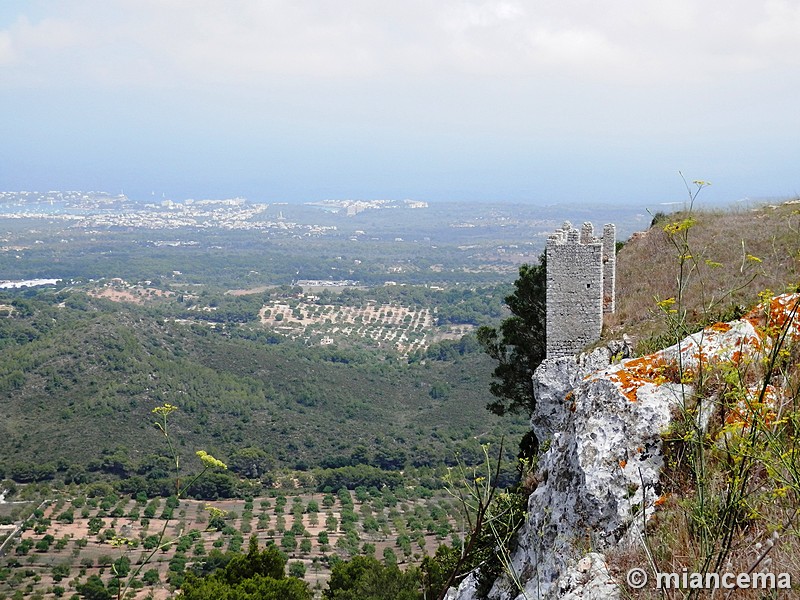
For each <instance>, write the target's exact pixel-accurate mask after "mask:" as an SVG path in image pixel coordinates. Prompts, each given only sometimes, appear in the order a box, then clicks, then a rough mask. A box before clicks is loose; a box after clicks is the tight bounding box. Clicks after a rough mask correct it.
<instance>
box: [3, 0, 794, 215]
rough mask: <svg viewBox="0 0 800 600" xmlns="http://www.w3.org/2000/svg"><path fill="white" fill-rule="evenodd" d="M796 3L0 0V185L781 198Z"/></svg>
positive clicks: (304, 196)
mask: <svg viewBox="0 0 800 600" xmlns="http://www.w3.org/2000/svg"><path fill="white" fill-rule="evenodd" d="M798 32H800V0H764V1H762V0H670V1H669V2H665V1H664V0H614V1H613V2H597V1H596V0H528V1H515V0H500V1H492V0H487V1H472V0H458V1H455V0H402V1H398V0H393V1H391V2H388V1H384V0H337V1H335V2H333V1H327V0H316V1H314V0H284V1H282V0H29V1H21V0H1V1H0V190H41V191H44V190H67V189H69V190H75V189H78V190H103V191H108V192H112V193H118V192H120V191H121V192H124V193H125V194H127V195H128V196H129V197H131V198H134V199H149V198H151V197H153V196H154V195H155V196H156V197H159V198H160V197H168V198H173V199H183V198H189V197H193V198H205V197H233V196H244V197H247V198H249V199H251V200H254V201H260V202H279V201H289V202H309V201H317V200H323V199H347V198H350V199H380V198H389V199H404V198H413V199H418V200H428V201H454V200H464V201H492V202H494V201H508V202H531V203H540V204H559V203H566V204H600V205H602V204H615V205H619V204H625V205H642V206H645V205H647V206H657V205H658V204H661V203H668V202H676V201H682V200H683V199H684V198H685V196H686V189H685V187H684V183H683V181H682V179H681V174H682V175H683V177H684V178H685V179H686V180H687V181H688V182H690V185H691V182H692V181H693V180H696V179H699V180H705V181H709V182H711V184H712V185H711V186H710V187H709V188H706V189H704V190H703V192H702V199H703V200H704V201H707V202H709V203H722V204H734V203H737V202H742V201H747V200H759V199H774V198H779V199H780V198H790V197H794V196H796V195H797V194H800V169H798V166H800V100H798V98H800V35H798Z"/></svg>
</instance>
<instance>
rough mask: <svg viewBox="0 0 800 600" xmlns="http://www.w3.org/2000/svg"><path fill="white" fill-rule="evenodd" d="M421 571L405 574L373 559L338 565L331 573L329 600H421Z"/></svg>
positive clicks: (362, 558)
mask: <svg viewBox="0 0 800 600" xmlns="http://www.w3.org/2000/svg"><path fill="white" fill-rule="evenodd" d="M421 587H422V585H421V580H420V572H419V570H418V569H416V568H413V567H412V568H409V569H408V570H406V571H401V570H400V569H399V568H398V567H397V566H396V565H384V564H383V563H381V562H380V561H378V560H377V559H376V558H374V557H372V556H356V557H354V558H353V559H352V560H350V561H346V562H340V563H338V564H336V565H335V566H334V567H333V569H332V571H331V578H330V580H329V581H328V587H327V589H325V590H323V592H322V596H323V598H325V599H326V600H421V599H422V597H423V596H422V591H421Z"/></svg>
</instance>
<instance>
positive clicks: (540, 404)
mask: <svg viewBox="0 0 800 600" xmlns="http://www.w3.org/2000/svg"><path fill="white" fill-rule="evenodd" d="M799 301H800V296H798V295H784V296H779V297H777V298H775V299H772V300H770V301H769V302H767V303H766V304H764V305H762V306H760V307H758V308H757V309H756V310H754V311H753V312H752V313H750V314H748V315H747V316H746V317H744V318H742V319H741V320H738V321H733V322H730V323H717V324H715V325H713V326H711V327H708V328H706V329H705V330H703V331H700V332H698V333H695V334H693V335H691V336H689V337H687V338H685V339H683V340H682V341H681V342H680V343H678V344H676V345H674V346H671V347H669V348H666V349H664V350H661V351H659V352H657V353H655V354H653V355H650V356H645V357H641V358H634V359H626V360H621V361H616V362H615V361H613V357H612V355H611V351H610V350H608V349H606V348H601V349H598V350H595V351H594V352H592V353H590V354H584V355H581V356H578V357H561V358H555V359H548V360H546V361H544V362H543V363H542V364H541V365H540V367H539V368H538V369H537V371H536V373H535V375H534V383H535V390H536V398H537V407H536V412H535V414H534V415H533V417H532V422H531V425H532V428H533V430H534V431H535V432H536V434H537V436H538V437H539V439H540V440H541V441H542V443H543V448H545V449H546V450H545V451H544V452H543V453H542V454H541V455H540V458H539V462H538V465H537V473H536V480H537V481H538V482H539V484H538V486H537V487H536V489H535V490H534V492H533V493H532V495H531V496H530V498H529V501H528V517H527V520H526V523H525V525H524V526H523V528H522V529H521V530H520V532H519V534H518V535H519V537H518V547H517V550H516V552H515V554H514V555H513V560H512V563H511V565H509V571H513V573H514V574H515V576H516V578H517V580H518V581H519V582H521V584H522V587H523V588H524V590H523V591H520V589H519V586H518V585H516V584H514V583H513V582H512V581H511V578H510V577H509V576H508V575H506V576H504V577H501V578H500V579H498V580H497V581H496V582H495V584H494V586H493V588H492V590H491V592H490V593H489V598H491V599H496V600H511V599H516V600H523V599H525V598H528V599H531V598H546V599H556V598H557V599H569V600H577V599H578V598H581V599H583V600H588V599H598V600H599V599H608V598H620V597H622V594H621V588H620V587H619V584H618V582H617V581H616V580H615V579H614V577H613V576H612V575H611V574H610V572H609V568H608V565H607V564H606V553H607V552H608V551H609V550H612V549H615V548H619V547H621V546H625V545H631V544H638V543H639V538H640V535H641V532H642V528H643V526H644V524H645V522H646V520H647V519H648V518H649V517H650V516H651V515H652V514H653V513H654V511H656V510H658V506H659V504H660V503H661V502H662V501H663V499H662V490H661V482H660V477H661V473H662V467H663V463H664V458H663V455H662V433H663V432H664V431H665V430H666V429H667V428H668V427H669V425H670V422H671V420H672V419H673V417H674V416H675V415H676V414H678V413H679V412H680V410H681V407H682V406H685V402H686V399H687V398H689V397H691V394H692V377H691V376H690V375H691V374H692V373H697V372H698V371H699V370H700V369H702V368H706V367H707V366H708V365H714V364H720V363H723V362H726V363H730V364H734V365H736V364H738V363H740V362H741V361H745V360H751V359H753V357H756V356H764V355H765V354H766V353H768V352H769V350H770V346H771V344H773V343H774V340H775V334H776V331H777V332H779V333H780V332H785V333H786V339H787V340H793V339H796V338H797V337H798V327H797V323H795V319H794V317H795V313H796V311H797V308H798V302H799ZM748 357H749V358H748ZM676 369H679V371H678V370H676ZM676 372H680V373H681V374H682V375H681V376H678V377H675V374H676ZM753 385H754V386H758V385H759V382H758V381H755V382H753ZM772 393H773V395H774V396H776V397H777V396H779V395H780V390H774V389H773V390H772ZM707 406H708V407H709V408H708V410H704V411H700V413H699V415H698V417H697V418H698V419H700V420H701V421H703V422H708V419H709V418H710V417H711V411H712V410H713V407H714V406H715V404H714V403H713V402H709V403H708V404H707ZM450 598H453V599H456V600H474V599H475V598H477V595H476V592H475V580H474V577H468V578H467V579H466V580H464V581H463V582H462V584H461V586H460V587H459V589H458V591H457V592H456V591H453V593H452V594H451V595H450Z"/></svg>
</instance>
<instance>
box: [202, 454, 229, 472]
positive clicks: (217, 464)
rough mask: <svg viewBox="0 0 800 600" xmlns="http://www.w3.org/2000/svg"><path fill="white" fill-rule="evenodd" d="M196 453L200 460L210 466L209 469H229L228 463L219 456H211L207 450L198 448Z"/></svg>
mask: <svg viewBox="0 0 800 600" xmlns="http://www.w3.org/2000/svg"><path fill="white" fill-rule="evenodd" d="M195 454H197V456H199V457H200V460H202V461H203V464H204V465H205V466H206V468H209V469H227V468H228V465H226V464H225V463H224V462H222V461H221V460H219V459H218V458H214V457H213V456H211V455H210V454H209V453H208V452H206V451H205V450H198V451H197V452H196V453H195Z"/></svg>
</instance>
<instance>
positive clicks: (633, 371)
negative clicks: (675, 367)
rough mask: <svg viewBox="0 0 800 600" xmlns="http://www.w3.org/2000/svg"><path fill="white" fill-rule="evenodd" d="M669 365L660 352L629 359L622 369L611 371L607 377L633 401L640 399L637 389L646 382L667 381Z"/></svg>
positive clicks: (658, 382)
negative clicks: (666, 372)
mask: <svg viewBox="0 0 800 600" xmlns="http://www.w3.org/2000/svg"><path fill="white" fill-rule="evenodd" d="M667 368H668V365H667V363H666V361H665V360H664V358H663V357H662V356H661V355H660V354H651V355H649V356H642V357H641V358H634V359H633V360H629V361H627V362H626V363H625V364H624V366H623V367H622V368H621V369H618V370H617V371H614V372H613V373H609V374H608V375H607V378H608V379H610V380H611V381H613V382H615V383H616V384H618V385H619V388H620V391H621V392H622V394H623V395H624V396H625V397H626V398H627V399H628V400H630V401H631V402H636V401H637V400H638V397H637V391H638V389H639V388H640V387H642V386H643V385H644V384H645V383H652V384H655V385H659V384H662V383H664V382H665V381H666V378H665V377H664V371H665V370H666V369H667Z"/></svg>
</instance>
